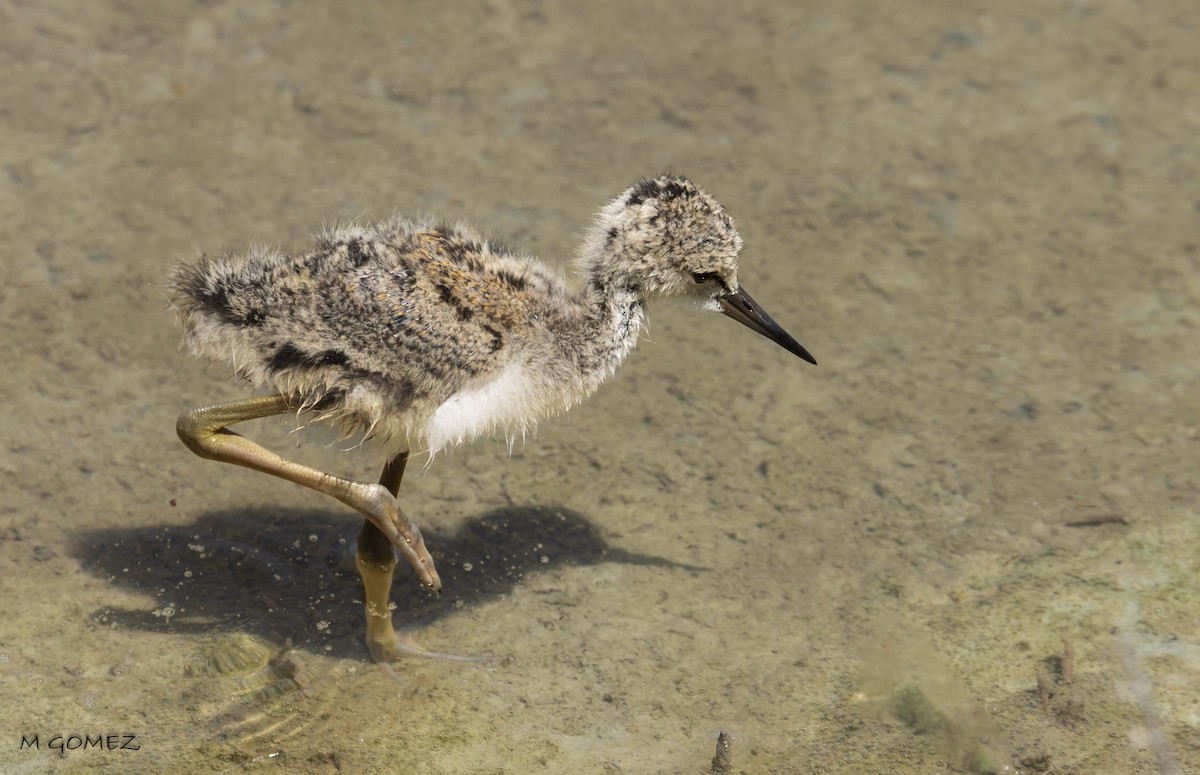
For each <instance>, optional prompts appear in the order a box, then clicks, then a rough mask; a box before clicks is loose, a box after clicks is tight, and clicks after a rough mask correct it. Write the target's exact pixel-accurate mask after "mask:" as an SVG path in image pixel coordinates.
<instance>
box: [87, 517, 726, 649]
mask: <svg viewBox="0 0 1200 775" xmlns="http://www.w3.org/2000/svg"><path fill="white" fill-rule="evenodd" d="M356 533H357V523H356V522H354V521H350V520H347V518H346V516H344V515H342V514H340V513H332V512H328V511H323V510H289V509H271V508H264V509H249V510H237V511H217V512H210V513H207V514H204V515H202V516H201V517H200V518H199V519H197V520H196V522H194V523H193V524H191V525H185V526H178V527H142V528H138V527H134V528H111V529H104V530H92V531H86V532H84V533H83V534H82V535H81V536H80V537H79V539H77V541H76V542H75V544H74V545H73V546H72V549H71V552H72V554H73V555H74V556H75V557H76V558H77V559H78V560H79V561H80V563H81V565H82V566H83V568H84V570H85V571H87V572H88V573H90V574H92V575H95V576H98V577H101V578H104V579H106V580H108V581H110V582H112V583H114V584H116V585H118V586H121V587H124V588H127V589H129V590H131V591H135V592H140V593H143V594H148V595H151V596H153V597H154V599H155V603H154V608H153V610H148V609H147V608H141V609H125V608H115V607H114V608H108V609H103V610H100V611H96V612H95V613H94V614H93V616H94V619H95V620H96V621H97V622H99V623H101V624H102V625H104V626H108V627H114V628H126V629H136V630H146V631H155V632H174V633H187V634H210V633H214V632H231V631H234V632H244V633H247V634H252V635H256V636H259V637H263V638H266V639H268V640H272V641H275V642H276V643H280V644H284V643H286V644H289V645H291V646H300V647H306V648H310V649H312V650H314V651H323V652H324V653H327V654H331V655H334V656H341V657H354V656H362V655H364V654H365V648H364V647H363V646H362V634H363V631H364V624H363V607H362V601H363V592H362V584H361V582H360V580H359V576H358V571H357V569H356V568H355V564H354V544H355V535H356ZM426 543H427V544H428V545H429V547H430V551H431V553H432V554H433V556H434V558H435V561H436V563H437V567H438V571H439V573H440V575H441V578H442V592H441V594H436V593H433V592H430V591H429V590H428V589H425V588H423V587H421V585H420V584H419V583H418V581H417V579H416V576H415V574H413V573H412V572H411V570H410V569H409V568H408V566H407V564H406V563H404V562H403V561H401V562H400V564H399V565H398V566H397V567H396V578H395V582H394V583H393V585H392V596H391V599H392V602H393V603H394V604H395V610H394V613H393V621H394V622H395V624H396V626H397V627H402V626H404V625H406V624H411V623H415V622H427V621H430V620H432V619H436V618H438V617H441V616H444V615H446V614H448V613H451V612H453V611H456V610H460V609H463V608H467V607H470V606H473V605H477V604H479V603H480V602H483V601H486V600H489V599H496V598H497V597H499V596H501V595H503V594H505V593H507V592H509V591H510V590H512V589H513V587H515V586H516V585H517V584H519V583H520V582H521V579H522V578H523V577H525V576H526V574H530V573H536V572H541V571H544V570H549V569H553V568H556V567H561V566H563V565H592V564H596V563H603V562H619V563H629V564H637V565H655V566H660V567H665V568H677V569H683V570H688V571H701V570H705V569H703V568H698V567H695V566H690V565H685V564H682V563H677V562H673V561H671V560H668V559H665V558H661V557H654V556H648V555H640V554H635V553H632V552H627V551H625V550H622V549H618V548H613V547H610V546H608V544H607V543H606V542H605V540H604V539H603V538H602V537H601V535H600V532H599V531H598V530H597V529H596V527H595V526H594V525H593V524H592V523H591V522H589V521H588V520H587V519H586V518H585V517H584V516H583V515H581V514H579V513H578V512H575V511H572V510H570V509H565V508H561V507H555V506H514V507H508V508H502V509H496V510H494V511H491V512H488V513H486V514H484V515H482V516H480V517H478V518H474V519H470V520H467V521H466V522H465V523H464V524H463V526H462V527H461V528H460V529H459V530H458V532H457V533H455V534H454V535H448V534H447V535H440V534H438V533H437V532H436V531H427V532H426Z"/></svg>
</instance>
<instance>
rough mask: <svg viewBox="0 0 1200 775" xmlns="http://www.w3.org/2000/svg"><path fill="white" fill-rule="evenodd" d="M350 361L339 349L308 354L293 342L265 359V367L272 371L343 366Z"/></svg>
mask: <svg viewBox="0 0 1200 775" xmlns="http://www.w3.org/2000/svg"><path fill="white" fill-rule="evenodd" d="M349 362H350V359H349V358H347V357H346V354H345V353H344V352H341V351H340V350H322V351H321V352H319V353H315V354H313V355H309V354H308V353H305V352H302V351H301V350H300V349H299V348H297V347H296V346H295V345H293V344H290V343H289V344H285V345H284V346H283V347H280V348H279V349H278V350H276V351H275V352H274V354H273V355H271V357H270V358H268V359H267V368H268V369H270V370H271V371H273V372H280V371H283V370H285V369H295V368H316V367H319V366H345V365H346V364H348V363H349Z"/></svg>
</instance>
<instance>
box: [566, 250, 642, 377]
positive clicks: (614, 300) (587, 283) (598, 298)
mask: <svg viewBox="0 0 1200 775" xmlns="http://www.w3.org/2000/svg"><path fill="white" fill-rule="evenodd" d="M584 271H585V280H584V296H583V298H584V310H585V311H584V316H583V321H582V323H583V325H582V331H581V333H582V335H583V342H584V347H583V348H582V350H583V352H584V353H586V355H585V359H586V362H585V363H583V364H582V365H583V366H584V367H585V369H586V371H587V372H588V373H589V374H590V375H591V378H592V384H591V385H590V386H589V387H591V388H593V389H594V388H595V387H596V386H598V385H599V384H600V383H601V382H602V381H604V379H605V378H607V377H608V376H610V375H611V374H612V373H613V371H615V370H616V368H617V366H619V365H620V364H621V361H623V360H625V356H627V355H628V354H629V351H630V350H632V349H633V346H634V345H635V344H637V338H638V333H639V332H640V331H641V330H642V325H643V323H644V321H645V312H644V307H645V298H644V296H643V295H642V291H641V289H640V288H638V287H636V286H635V285H634V284H632V283H631V282H629V280H628V278H627V277H625V276H623V275H621V274H618V273H614V272H611V271H606V270H605V267H604V265H603V264H602V263H600V262H589V265H585V270H584Z"/></svg>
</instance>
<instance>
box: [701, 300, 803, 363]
mask: <svg viewBox="0 0 1200 775" xmlns="http://www.w3.org/2000/svg"><path fill="white" fill-rule="evenodd" d="M717 301H719V302H720V303H721V311H722V312H724V313H725V314H726V315H728V316H729V317H731V318H733V319H734V320H736V321H737V322H739V323H741V324H742V325H743V326H745V327H746V328H750V329H753V330H755V331H757V332H758V333H760V334H762V335H763V336H765V337H766V338H768V339H770V340H771V341H772V342H774V343H775V344H777V345H779V346H780V347H782V348H783V349H785V350H787V351H788V352H790V353H792V354H793V355H799V356H800V357H801V358H803V359H804V360H806V361H808V362H809V363H811V364H813V365H814V366H815V365H816V364H817V359H816V358H814V357H812V356H811V355H809V353H808V350H805V349H804V345H802V344H800V343H799V342H797V341H796V340H795V339H793V338H792V335H791V334H789V333H788V332H787V331H784V330H783V328H782V327H781V326H780V325H779V324H778V323H776V322H775V319H774V318H772V317H771V316H770V315H768V314H767V311H766V310H764V309H763V308H762V307H760V306H758V302H756V301H755V300H754V299H753V298H752V297H751V296H750V294H748V293H746V291H745V290H744V289H742V288H738V289H737V290H736V291H733V292H732V293H726V294H724V295H721V296H718V297H717Z"/></svg>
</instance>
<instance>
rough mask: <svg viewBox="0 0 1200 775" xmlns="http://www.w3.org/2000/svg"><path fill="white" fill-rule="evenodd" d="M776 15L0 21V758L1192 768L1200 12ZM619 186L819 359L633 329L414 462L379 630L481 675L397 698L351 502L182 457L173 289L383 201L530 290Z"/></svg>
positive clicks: (422, 673) (218, 379) (442, 677)
mask: <svg viewBox="0 0 1200 775" xmlns="http://www.w3.org/2000/svg"><path fill="white" fill-rule="evenodd" d="M798 6H799V4H789V3H776V4H769V3H768V4H763V3H759V4H755V3H751V4H749V5H747V4H741V5H740V6H739V7H738V8H737V9H734V8H733V6H732V5H713V6H711V7H703V8H702V7H701V6H699V5H697V6H694V7H693V10H687V11H684V10H681V7H680V6H667V5H662V6H659V5H655V4H646V3H615V4H613V3H608V4H577V6H575V7H566V6H561V5H553V4H544V5H543V4H540V3H528V4H516V5H508V4H504V3H469V4H440V5H434V4H415V5H412V6H410V7H404V8H402V7H400V6H399V5H397V4H391V3H377V4H356V5H355V6H354V10H353V11H346V10H334V9H333V7H332V6H330V7H329V8H328V9H322V8H320V7H318V6H317V5H316V4H289V3H260V4H256V5H253V6H252V7H249V8H247V7H236V6H234V5H232V4H229V5H226V4H222V3H207V4H196V5H193V6H183V5H179V6H168V5H164V6H163V7H161V8H153V9H151V8H150V7H149V6H146V7H144V8H143V7H142V6H139V5H137V4H134V5H126V4H121V3H94V4H86V5H84V4H78V3H52V2H51V3H39V4H37V5H36V6H34V5H29V6H23V7H13V8H9V9H8V10H5V11H3V12H0V44H2V45H0V68H2V72H3V77H2V78H0V137H2V138H3V142H0V157H2V161H0V167H2V169H3V174H2V175H0V212H2V213H3V217H0V234H2V236H3V239H2V242H0V244H2V245H3V247H2V248H0V250H2V251H3V252H2V256H3V258H2V260H0V273H2V274H0V315H2V316H3V332H4V333H3V343H4V344H3V352H4V360H5V365H6V368H5V369H4V370H3V372H2V373H0V384H2V385H3V395H5V396H6V398H7V402H8V405H7V411H6V412H5V418H6V419H5V421H4V424H3V427H4V431H3V437H4V441H5V442H6V443H5V444H4V445H3V448H0V479H2V481H3V495H4V497H3V501H2V503H0V585H2V586H0V593H3V596H4V598H5V599H6V600H7V601H9V604H8V605H7V606H6V611H7V616H6V617H4V619H3V623H2V624H0V693H2V694H3V696H4V697H5V698H7V701H6V702H5V703H4V704H3V707H0V769H3V770H4V771H5V772H29V773H33V772H37V773H42V772H91V771H97V772H106V771H107V772H125V771H129V770H131V769H133V768H137V769H138V770H139V771H144V772H173V773H174V772H225V771H235V772H236V771H242V770H245V771H251V772H253V771H286V772H294V773H327V772H422V773H475V772H496V773H499V772H507V773H525V772H604V771H617V772H636V773H643V772H664V773H706V772H709V771H710V769H711V761H712V758H713V754H714V750H715V745H716V737H717V734H718V732H720V731H721V730H725V731H728V732H730V733H732V734H733V736H734V744H733V746H732V749H731V752H730V757H731V760H732V764H731V771H733V772H746V773H760V772H761V773H808V772H837V773H864V772H889V773H938V772H986V771H1001V770H1002V769H1003V768H1004V767H1006V766H1007V767H1009V768H1010V771H1022V772H1056V773H1073V772H1080V773H1082V772H1088V773H1131V772H1147V773H1151V772H1154V773H1173V772H1188V771H1196V770H1200V704H1198V702H1200V701H1198V699H1197V695H1196V691H1195V687H1196V686H1197V685H1198V682H1200V595H1198V594H1197V582H1196V578H1197V575H1198V574H1197V572H1198V570H1200V567H1198V561H1197V559H1196V558H1197V556H1198V555H1197V546H1198V544H1200V528H1198V527H1197V519H1196V517H1197V511H1198V508H1197V497H1198V495H1200V473H1198V472H1197V467H1196V464H1195V461H1196V459H1197V457H1198V455H1200V390H1197V376H1198V373H1200V335H1198V329H1200V258H1198V255H1197V247H1196V246H1197V245H1198V244H1200V218H1198V217H1197V207H1198V206H1200V174H1198V173H1200V169H1198V168H1200V150H1198V149H1197V145H1196V143H1195V138H1196V136H1197V132H1198V131H1200V113H1198V112H1197V111H1196V109H1195V107H1194V95H1195V94H1196V93H1197V92H1198V90H1200V60H1198V59H1197V57H1196V55H1195V53H1194V48H1195V46H1194V41H1195V39H1196V35H1197V32H1198V30H1200V10H1198V9H1197V7H1196V5H1195V4H1194V3H1190V2H1159V3H1155V4H1151V5H1149V6H1146V5H1139V4H1132V3H1121V2H1100V3H1075V4H1064V5H1061V6H1057V7H1056V8H1055V10H1054V12H1052V13H1047V12H1046V10H1045V8H1046V7H1045V5H1044V4H1040V3H1032V2H1018V3H1006V4H1003V5H1002V6H1001V5H997V4H994V3H982V2H966V3H963V2H953V3H950V2H935V3H926V4H924V5H922V6H921V8H920V9H917V8H915V7H914V8H913V9H911V10H906V11H904V12H903V13H901V12H898V11H896V10H895V6H894V5H888V4H881V3H871V2H850V3H837V4H834V3H812V4H804V7H798ZM663 170H672V171H676V172H679V173H682V174H687V175H689V176H692V177H693V178H694V179H696V180H697V181H698V182H699V183H701V184H702V185H703V186H705V187H706V188H707V189H708V190H710V191H711V192H712V193H713V194H714V195H716V196H717V197H718V198H719V199H720V200H721V201H722V202H724V204H725V205H726V206H727V207H728V209H729V210H730V212H731V213H732V214H733V215H734V217H735V218H736V219H737V220H738V224H739V227H740V229H741V232H742V235H743V236H744V237H745V238H746V241H747V248H746V251H745V253H744V256H743V266H742V272H741V275H742V282H743V284H744V285H745V286H746V287H747V288H749V289H750V291H751V292H752V293H753V294H754V295H755V296H756V298H758V300H759V301H760V302H762V304H763V305H764V306H765V307H766V308H767V309H768V310H769V311H770V312H771V313H772V314H773V315H774V316H775V317H776V318H777V319H778V320H779V321H780V322H781V323H782V324H783V325H785V326H786V327H787V328H788V329H789V330H790V331H791V332H792V333H793V334H795V335H796V337H797V338H798V339H799V340H800V341H801V342H803V343H804V344H805V345H806V346H807V347H808V348H809V349H810V350H812V352H813V353H814V354H815V355H816V357H817V359H818V360H819V361H820V366H818V367H815V368H814V367H810V366H808V365H807V364H804V363H802V362H800V361H799V360H798V359H796V358H794V357H792V356H790V355H788V354H787V353H785V352H783V351H782V350H779V349H778V348H775V347H773V346H772V345H771V344H770V343H769V342H767V341H766V340H764V339H761V338H759V337H756V336H755V335H754V334H752V333H751V332H749V331H747V330H745V329H743V328H741V327H740V326H737V325H734V324H733V323H731V322H729V321H727V320H725V319H723V318H720V317H719V316H701V315H699V314H698V313H696V312H695V311H693V310H691V309H689V308H687V307H685V306H683V305H671V304H665V305H659V306H657V307H655V308H653V309H652V310H651V327H650V331H649V336H648V339H649V341H646V342H643V343H642V344H641V345H640V346H639V347H638V349H637V350H636V351H635V353H634V354H633V356H632V357H631V359H630V360H629V362H628V363H627V364H626V365H625V366H624V367H623V369H622V370H621V372H619V374H618V375H617V377H616V378H615V379H613V380H612V383H611V384H609V385H606V386H605V387H604V388H603V389H602V390H601V391H600V393H599V394H598V395H596V396H595V397H594V398H593V399H591V400H590V401H589V402H588V403H586V404H585V405H583V406H582V407H580V408H578V409H577V410H575V411H574V412H572V413H571V414H570V415H569V416H568V417H566V418H563V419H562V420H559V421H555V422H551V423H548V424H545V425H543V426H542V427H541V428H540V429H539V431H538V433H537V435H536V436H535V437H531V438H530V439H528V440H527V441H526V442H525V443H524V444H520V443H518V445H517V446H516V448H515V449H514V451H513V453H512V454H511V456H510V455H509V452H508V449H507V447H506V445H505V444H504V443H502V442H500V443H480V444H476V445H474V446H472V447H470V448H464V449H461V450H458V451H456V452H455V453H453V454H452V455H450V456H448V457H446V458H439V459H438V460H436V461H434V463H433V464H432V466H430V467H429V469H428V470H427V471H426V472H424V473H422V472H421V471H420V469H419V467H417V470H416V471H414V472H413V473H412V474H410V476H409V478H408V480H407V481H406V482H405V485H404V490H403V493H404V497H405V503H406V504H407V507H408V509H409V511H410V513H411V514H412V515H413V516H414V517H415V518H416V519H417V521H418V522H419V523H420V524H421V525H422V526H423V527H424V528H425V530H426V533H427V539H428V541H429V544H430V546H431V549H432V550H433V551H435V552H436V553H439V556H440V559H439V567H440V569H441V571H442V574H443V578H444V579H445V580H446V582H447V583H446V591H445V593H444V594H443V595H442V596H441V598H438V599H433V598H430V597H429V596H427V595H424V594H422V593H421V592H420V591H419V590H418V589H417V585H416V580H415V579H413V578H409V577H407V576H405V575H403V574H400V575H399V576H398V580H397V583H396V589H395V599H396V602H397V604H398V611H397V618H398V619H399V620H401V621H404V622H413V623H415V624H416V625H418V626H420V627H421V631H420V633H419V639H420V641H421V642H422V643H424V644H425V645H428V646H430V647H433V648H437V649H440V650H447V651H454V652H458V653H463V654H475V655H483V656H488V657H493V659H492V660H490V661H489V662H488V663H487V664H486V665H484V666H482V667H472V666H467V667H464V666H462V665H456V664H450V663H443V662H430V661H414V662H412V663H411V664H410V665H406V666H405V669H404V670H403V672H402V675H401V678H402V680H401V681H391V680H387V679H386V678H385V677H384V676H383V675H382V674H381V672H380V671H379V670H378V669H376V668H375V667H374V666H372V665H371V664H370V663H369V661H368V660H367V654H366V649H365V647H364V646H363V645H362V641H361V637H362V629H361V628H362V622H361V618H362V614H361V610H360V607H361V592H360V590H359V588H358V585H357V577H356V574H355V572H354V568H353V561H352V558H351V557H350V554H349V551H350V548H351V547H352V546H353V540H354V535H355V532H356V530H357V526H358V520H357V518H356V517H354V515H352V514H349V513H347V512H345V510H344V509H342V508H341V507H340V506H339V505H338V504H337V503H334V502H332V501H329V502H326V501H325V500H323V499H322V498H321V497H320V496H317V495H315V494H312V493H309V492H307V491H303V490H301V489H299V488H297V487H294V486H292V485H289V484H286V483H283V482H277V481H274V480H268V479H266V478H265V477H262V476H260V475H256V474H253V473H251V472H248V471H243V470H240V469H233V468H232V467H229V466H218V465H216V464H212V463H208V462H205V461H202V460H200V459H199V458H196V457H194V456H192V455H190V454H189V453H188V452H187V451H186V450H185V449H184V448H183V447H182V446H181V445H180V444H179V442H178V440H177V439H176V438H175V434H174V429H173V425H174V418H175V416H176V414H177V413H178V412H179V410H180V409H181V408H183V407H185V406H189V405H193V404H198V403H206V402H214V401H218V400H226V399H231V398H235V397H237V396H239V395H240V394H241V393H240V389H239V387H238V386H237V385H235V384H233V383H232V382H230V381H229V380H228V379H227V376H226V375H225V374H224V373H223V371H222V369H221V368H220V367H206V366H205V365H204V364H200V363H196V362H192V361H190V360H189V359H188V358H187V357H186V355H185V354H184V353H182V352H181V351H180V350H179V348H178V346H177V343H178V340H179V331H178V329H177V327H176V325H175V322H174V318H173V315H172V313H171V312H170V310H169V309H167V305H166V300H165V296H164V294H163V292H162V288H163V286H164V284H165V276H166V274H167V272H168V271H169V269H170V267H171V266H172V265H173V264H174V263H175V262H176V261H177V260H180V259H183V258H188V257H190V256H192V255H194V254H195V253H196V252H197V251H209V252H211V251H218V250H221V249H225V248H228V249H237V248H239V247H241V246H245V245H249V244H258V243H278V244H280V245H282V247H284V248H285V249H290V250H302V249H304V247H305V245H306V235H307V234H308V233H311V232H312V231H313V230H315V229H316V228H318V227H319V226H320V225H321V224H322V223H323V222H326V221H328V220H333V219H339V218H353V217H358V216H361V215H364V214H367V215H370V216H382V215H386V214H387V213H389V212H390V211H391V210H392V209H393V208H395V209H398V210H400V211H403V212H407V213H414V214H417V213H429V212H432V213H436V214H440V215H444V216H445V217H447V218H457V217H465V218H468V219H469V220H471V221H472V222H474V223H476V224H477V225H478V226H479V227H480V228H482V229H483V230H484V231H485V232H487V233H488V234H490V235H493V236H495V237H497V238H499V239H502V240H504V241H505V242H507V243H509V244H512V245H515V246H519V247H520V248H521V249H523V250H527V251H529V252H531V253H535V254H538V255H541V256H545V257H547V258H548V259H550V260H555V261H558V262H559V263H561V264H562V265H564V266H566V265H567V263H568V259H569V256H570V253H571V250H572V248H573V244H574V240H575V237H576V235H578V234H579V233H580V232H581V231H582V230H583V228H584V225H585V224H586V223H587V219H588V218H589V217H590V215H591V213H592V212H593V211H594V210H595V209H596V208H597V207H598V206H599V205H600V204H601V203H602V202H603V201H605V199H606V198H608V197H611V196H613V195H615V194H616V193H618V192H619V191H620V190H622V189H623V188H624V187H625V186H627V185H628V184H630V183H631V182H633V181H634V180H636V179H638V178H639V177H642V176H645V175H650V174H656V173H658V172H661V171H663ZM555 257H559V258H555ZM245 430H246V431H247V432H249V433H250V434H251V435H253V436H254V437H255V438H256V439H258V440H261V441H263V442H264V443H267V444H268V445H269V446H272V447H273V448H276V449H280V450H289V451H290V452H293V453H295V454H296V455H297V456H298V457H300V458H302V459H305V460H307V461H309V462H312V463H314V464H317V465H321V466H323V467H325V468H327V469H329V470H334V471H338V472H340V473H343V474H345V475H349V476H353V477H356V478H361V479H373V478H374V477H375V475H376V469H377V467H378V465H379V463H380V461H378V460H376V459H375V458H373V457H372V456H371V455H370V454H369V450H358V451H355V452H353V453H350V454H343V453H340V452H339V451H338V450H337V449H331V448H329V447H327V446H326V443H325V442H326V441H327V439H322V438H317V439H307V438H306V437H303V436H302V435H300V434H291V433H289V430H290V428H289V427H288V426H286V425H280V424H273V423H271V422H263V423H258V424H257V426H256V427H253V428H246V429H245ZM297 445H299V448H297ZM1071 523H1084V524H1080V525H1076V526H1072V525H1071ZM97 735H116V736H117V737H118V739H117V742H116V745H115V747H116V749H117V750H107V748H108V747H109V745H108V743H107V742H106V743H105V745H104V746H89V747H88V748H87V749H86V750H74V751H70V752H67V753H66V754H65V755H64V754H62V753H60V751H59V749H58V747H59V746H60V745H62V746H65V745H66V744H67V741H69V740H71V739H72V736H77V737H75V738H74V739H75V740H81V739H82V738H83V737H84V736H92V737H93V738H95V737H96V736H97ZM35 736H36V737H37V747H36V748H34V747H32V746H30V745H28V743H29V742H32V740H33V738H34V737H35ZM123 736H132V740H131V741H127V740H126V738H125V737H123ZM56 738H57V739H58V740H57V741H56ZM23 740H24V741H26V744H24V745H23V743H22V741H23ZM106 740H111V738H106ZM122 745H125V746H128V747H127V748H124V749H122V747H121V746H122ZM132 746H137V748H136V750H133V748H132Z"/></svg>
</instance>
